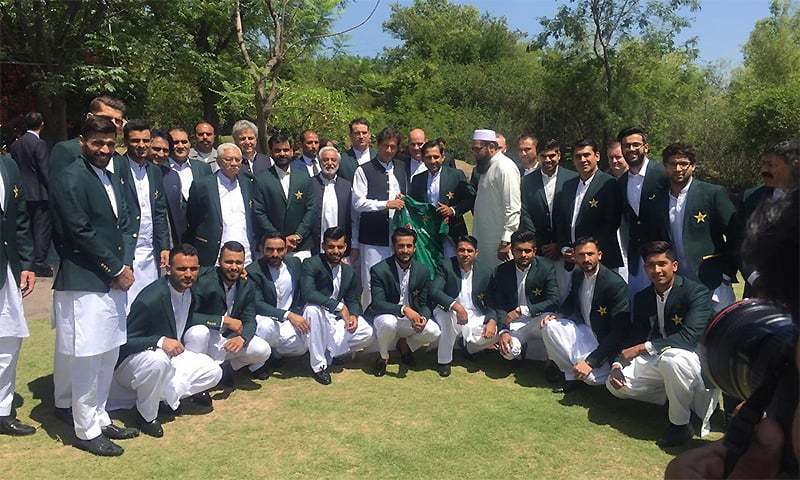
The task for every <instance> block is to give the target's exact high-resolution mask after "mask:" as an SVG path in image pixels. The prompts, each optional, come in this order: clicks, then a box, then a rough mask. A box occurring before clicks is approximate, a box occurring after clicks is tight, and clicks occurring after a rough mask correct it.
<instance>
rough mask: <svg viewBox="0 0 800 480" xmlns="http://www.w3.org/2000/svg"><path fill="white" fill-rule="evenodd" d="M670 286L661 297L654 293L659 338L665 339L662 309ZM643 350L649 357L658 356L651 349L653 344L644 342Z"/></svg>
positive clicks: (665, 303) (654, 350)
mask: <svg viewBox="0 0 800 480" xmlns="http://www.w3.org/2000/svg"><path fill="white" fill-rule="evenodd" d="M672 285H674V283H673V284H672ZM672 285H670V287H669V288H668V289H666V290H665V291H664V295H663V297H662V296H661V295H659V294H658V292H656V316H657V317H658V331H659V332H660V333H661V338H667V331H666V329H665V328H664V307H665V306H666V305H667V298H669V294H670V292H672ZM644 348H645V350H647V353H649V354H650V355H657V354H658V352H657V351H656V349H655V348H653V343H652V342H650V341H649V340H648V341H646V342H644Z"/></svg>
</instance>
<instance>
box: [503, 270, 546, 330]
mask: <svg viewBox="0 0 800 480" xmlns="http://www.w3.org/2000/svg"><path fill="white" fill-rule="evenodd" d="M525 296H526V297H527V299H528V305H529V308H530V314H531V316H534V315H539V314H541V313H545V312H556V311H557V310H558V283H557V281H556V269H555V267H553V263H552V262H551V261H550V260H548V259H546V258H544V257H535V258H534V259H533V262H531V266H530V270H529V271H528V275H527V277H525ZM489 304H490V305H491V306H492V308H494V309H495V310H496V311H497V316H498V319H497V324H498V326H501V325H502V326H503V328H505V327H508V325H505V316H506V313H507V312H510V311H511V310H514V309H515V308H517V307H519V299H518V298H517V267H516V265H515V264H514V261H513V260H509V261H507V262H503V263H501V264H500V265H498V266H497V268H496V269H495V271H494V275H492V279H491V281H490V282H489Z"/></svg>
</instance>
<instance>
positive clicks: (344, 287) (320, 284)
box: [300, 254, 364, 315]
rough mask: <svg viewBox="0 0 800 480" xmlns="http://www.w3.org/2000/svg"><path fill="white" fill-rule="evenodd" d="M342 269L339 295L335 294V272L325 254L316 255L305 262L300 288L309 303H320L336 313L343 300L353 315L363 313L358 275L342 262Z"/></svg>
mask: <svg viewBox="0 0 800 480" xmlns="http://www.w3.org/2000/svg"><path fill="white" fill-rule="evenodd" d="M340 267H341V270H342V280H341V285H339V295H337V296H336V298H331V295H332V294H333V274H332V273H331V267H330V265H328V262H327V261H325V258H324V254H320V255H316V256H314V257H312V258H309V259H308V260H306V261H305V262H303V275H302V277H300V289H301V290H302V292H303V298H304V299H305V301H306V303H307V304H309V305H319V306H320V307H322V308H324V309H325V310H327V311H329V312H331V313H336V306H337V305H339V302H343V303H344V304H345V306H347V309H348V310H349V311H350V314H351V315H363V313H364V312H363V309H362V308H361V282H359V281H358V277H356V273H355V270H354V269H353V267H351V266H350V265H348V264H346V263H341V264H340Z"/></svg>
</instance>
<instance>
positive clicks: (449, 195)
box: [445, 192, 456, 200]
mask: <svg viewBox="0 0 800 480" xmlns="http://www.w3.org/2000/svg"><path fill="white" fill-rule="evenodd" d="M455 196H456V195H455V193H453V192H447V195H445V197H447V199H448V200H452V199H453V197H455Z"/></svg>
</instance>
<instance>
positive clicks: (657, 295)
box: [656, 278, 675, 302]
mask: <svg viewBox="0 0 800 480" xmlns="http://www.w3.org/2000/svg"><path fill="white" fill-rule="evenodd" d="M674 286H675V279H674V278H673V279H672V285H670V286H669V288H668V289H666V290H664V294H663V295H659V294H658V292H656V301H658V300H660V301H662V302H666V301H667V297H669V293H670V292H671V291H672V287H674Z"/></svg>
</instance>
